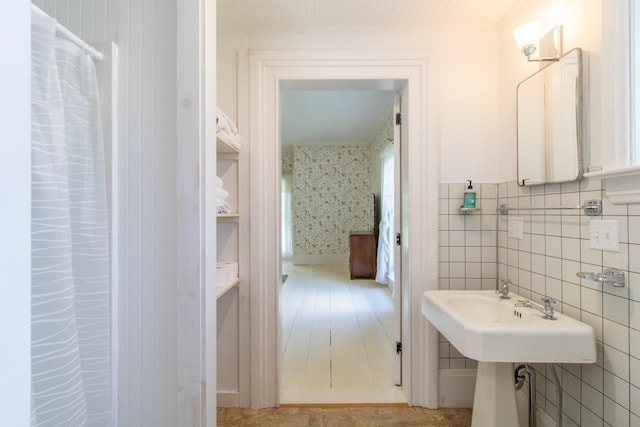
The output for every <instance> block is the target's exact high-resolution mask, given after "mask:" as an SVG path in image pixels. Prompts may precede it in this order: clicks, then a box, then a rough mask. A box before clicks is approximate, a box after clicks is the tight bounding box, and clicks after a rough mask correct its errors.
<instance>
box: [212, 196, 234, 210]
mask: <svg viewBox="0 0 640 427" xmlns="http://www.w3.org/2000/svg"><path fill="white" fill-rule="evenodd" d="M216 211H217V212H218V213H229V212H231V207H230V206H229V203H227V202H225V201H224V200H220V199H217V198H216Z"/></svg>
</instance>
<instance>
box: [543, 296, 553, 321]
mask: <svg viewBox="0 0 640 427" xmlns="http://www.w3.org/2000/svg"><path fill="white" fill-rule="evenodd" d="M542 302H543V303H544V317H545V319H551V320H555V317H553V315H554V313H555V312H554V310H553V307H552V306H551V304H556V300H554V299H552V298H549V297H546V296H545V297H542Z"/></svg>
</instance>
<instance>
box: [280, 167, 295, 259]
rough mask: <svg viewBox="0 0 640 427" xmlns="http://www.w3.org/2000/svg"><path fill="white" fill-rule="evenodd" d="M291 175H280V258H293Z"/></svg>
mask: <svg viewBox="0 0 640 427" xmlns="http://www.w3.org/2000/svg"><path fill="white" fill-rule="evenodd" d="M292 186H293V175H292V174H283V175H282V198H281V200H282V227H281V229H282V256H283V257H284V258H286V257H291V256H293V207H292V190H291V189H292Z"/></svg>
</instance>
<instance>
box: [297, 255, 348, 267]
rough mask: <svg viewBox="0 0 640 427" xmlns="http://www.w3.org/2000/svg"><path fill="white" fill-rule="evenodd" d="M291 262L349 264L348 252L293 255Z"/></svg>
mask: <svg viewBox="0 0 640 427" xmlns="http://www.w3.org/2000/svg"><path fill="white" fill-rule="evenodd" d="M293 263H294V264H296V265H304V264H349V254H326V255H294V256H293Z"/></svg>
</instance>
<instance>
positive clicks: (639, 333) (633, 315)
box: [440, 179, 640, 427]
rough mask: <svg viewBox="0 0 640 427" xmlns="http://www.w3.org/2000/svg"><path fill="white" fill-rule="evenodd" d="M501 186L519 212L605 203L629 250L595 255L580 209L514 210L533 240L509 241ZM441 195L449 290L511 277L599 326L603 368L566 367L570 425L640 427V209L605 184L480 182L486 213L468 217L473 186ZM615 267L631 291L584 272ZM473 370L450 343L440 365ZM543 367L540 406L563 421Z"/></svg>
mask: <svg viewBox="0 0 640 427" xmlns="http://www.w3.org/2000/svg"><path fill="white" fill-rule="evenodd" d="M474 187H475V186H474ZM496 188H497V190H498V203H499V204H502V203H508V204H509V206H510V207H521V208H526V207H540V208H542V207H552V206H558V207H559V206H575V205H578V204H581V203H584V201H586V200H589V199H600V200H603V214H602V215H601V216H599V217H597V218H596V219H606V220H615V221H618V223H619V235H620V252H618V253H613V252H607V251H601V250H593V249H591V247H590V242H589V223H590V221H591V220H592V219H593V217H589V216H586V215H584V213H583V212H582V211H580V210H562V211H558V210H541V211H527V210H519V211H512V212H511V213H510V215H509V216H517V217H519V218H523V220H524V236H523V237H524V238H523V239H522V240H516V239H511V238H509V237H508V233H507V218H508V216H502V215H500V216H499V217H498V225H497V229H496V216H495V206H496V199H495V197H496ZM440 190H441V191H440V198H441V200H440V207H441V208H440V214H441V229H440V238H441V240H440V241H441V251H440V252H441V254H446V256H444V257H441V259H440V262H441V279H440V286H441V288H443V289H480V288H482V289H494V288H495V283H496V280H497V278H507V277H508V278H510V279H511V280H512V282H513V283H514V284H515V287H514V289H513V291H514V292H516V293H518V294H520V295H522V296H524V297H527V298H533V299H535V298H539V297H541V296H543V295H548V296H551V297H553V298H555V299H556V300H557V302H558V303H557V307H556V308H557V309H558V310H559V311H560V312H563V313H566V314H567V315H570V316H572V317H575V318H579V319H580V320H582V321H583V322H585V323H587V324H589V325H591V326H592V327H593V328H594V330H595V334H596V340H597V350H598V359H597V362H596V363H595V364H587V365H578V364H575V365H572V364H564V365H562V369H561V370H560V371H561V375H560V377H561V382H562V386H563V401H564V402H563V403H564V404H563V414H564V415H563V422H564V425H565V426H615V427H617V426H638V427H640V205H613V204H611V203H610V202H609V201H608V200H607V199H606V197H604V185H603V183H602V182H601V181H600V180H597V179H583V180H581V181H580V182H575V183H566V184H555V185H544V186H535V187H527V188H522V187H518V186H517V184H516V183H515V182H508V183H500V184H498V185H497V186H496V185H493V184H482V185H479V186H477V191H478V196H477V197H478V200H479V204H478V206H479V207H481V208H482V210H481V212H476V213H473V214H471V215H469V216H466V217H462V216H460V215H459V214H458V212H457V208H458V207H459V206H460V204H461V202H462V193H463V191H464V184H463V183H454V184H442V185H441V187H440ZM496 244H497V246H498V247H497V254H498V263H497V267H496V266H495V264H494V261H495V257H496ZM478 264H480V268H478ZM492 265H493V267H492ZM607 267H611V268H618V269H621V270H623V271H624V272H625V274H626V276H627V286H626V287H624V288H613V287H610V286H604V287H603V285H601V284H599V283H596V282H591V281H587V280H581V279H580V278H578V277H577V275H576V273H577V272H578V271H595V272H602V271H603V269H604V268H607ZM472 366H475V362H474V361H472V360H468V359H465V358H464V357H463V356H462V355H461V354H460V353H459V352H458V351H457V350H455V348H453V347H452V346H451V345H450V344H449V343H448V342H447V341H446V340H445V339H444V338H441V342H440V367H441V368H454V367H472ZM534 367H535V368H536V370H537V371H538V387H537V394H538V398H539V399H538V404H539V405H540V406H541V407H542V408H543V409H545V411H546V412H547V413H548V414H549V415H550V416H552V417H555V416H556V412H555V407H556V405H557V396H556V391H555V385H554V383H553V376H552V375H551V372H550V371H549V368H548V366H545V365H540V364H535V365H534Z"/></svg>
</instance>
